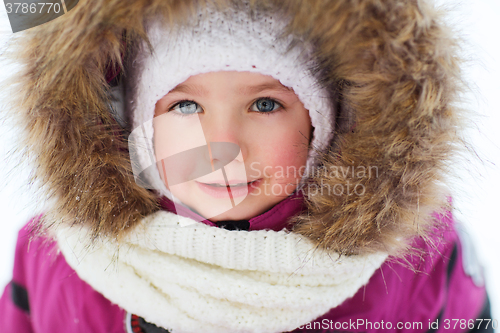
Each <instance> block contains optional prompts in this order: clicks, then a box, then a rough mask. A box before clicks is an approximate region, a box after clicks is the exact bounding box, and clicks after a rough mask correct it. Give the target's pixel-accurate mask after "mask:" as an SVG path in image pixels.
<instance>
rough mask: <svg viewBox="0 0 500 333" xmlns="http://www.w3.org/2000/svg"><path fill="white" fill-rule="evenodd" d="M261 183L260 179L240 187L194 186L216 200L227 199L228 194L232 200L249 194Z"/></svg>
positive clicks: (201, 184) (202, 184)
mask: <svg viewBox="0 0 500 333" xmlns="http://www.w3.org/2000/svg"><path fill="white" fill-rule="evenodd" d="M261 182H262V178H260V179H257V180H255V181H252V182H249V183H247V184H246V185H241V186H214V185H211V184H205V183H200V182H196V184H198V187H199V188H200V189H201V190H202V191H203V192H205V193H206V194H208V195H210V196H212V197H214V198H217V199H222V198H229V192H231V197H233V198H237V197H241V196H245V195H247V194H250V193H251V192H252V191H254V190H255V188H257V187H258V186H259V185H260V183H261Z"/></svg>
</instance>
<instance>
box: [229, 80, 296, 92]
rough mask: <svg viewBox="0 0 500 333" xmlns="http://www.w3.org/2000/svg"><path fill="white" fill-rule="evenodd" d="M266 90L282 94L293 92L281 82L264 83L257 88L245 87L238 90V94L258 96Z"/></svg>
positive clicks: (256, 86)
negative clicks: (257, 94)
mask: <svg viewBox="0 0 500 333" xmlns="http://www.w3.org/2000/svg"><path fill="white" fill-rule="evenodd" d="M264 90H278V91H282V92H286V93H289V92H293V89H292V88H288V87H285V86H284V85H282V84H281V83H279V82H271V83H263V84H259V85H255V86H244V87H240V88H239V89H238V92H240V93H243V94H256V93H259V92H261V91H264Z"/></svg>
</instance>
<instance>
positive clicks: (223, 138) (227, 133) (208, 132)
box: [202, 112, 246, 162]
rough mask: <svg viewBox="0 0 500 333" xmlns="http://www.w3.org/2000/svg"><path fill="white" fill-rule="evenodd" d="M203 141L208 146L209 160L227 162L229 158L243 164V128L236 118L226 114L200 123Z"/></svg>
mask: <svg viewBox="0 0 500 333" xmlns="http://www.w3.org/2000/svg"><path fill="white" fill-rule="evenodd" d="M202 128H203V132H204V135H205V140H206V142H207V144H208V145H209V148H210V149H209V153H210V155H211V156H210V158H211V160H214V161H217V160H219V161H221V162H223V161H224V162H227V161H228V159H229V158H230V159H231V161H232V160H237V161H239V162H243V156H244V153H245V152H244V151H243V149H245V146H246V145H245V141H244V137H243V134H244V126H242V124H241V123H240V119H238V117H237V116H233V115H229V116H228V113H225V114H223V113H222V112H221V115H212V116H211V117H206V118H205V119H203V121H202Z"/></svg>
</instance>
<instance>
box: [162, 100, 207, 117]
mask: <svg viewBox="0 0 500 333" xmlns="http://www.w3.org/2000/svg"><path fill="white" fill-rule="evenodd" d="M170 111H177V112H178V113H181V114H182V115H188V114H194V113H199V112H201V107H200V106H199V105H198V103H196V102H193V101H182V102H179V103H177V104H175V105H174V106H173V107H171V108H170Z"/></svg>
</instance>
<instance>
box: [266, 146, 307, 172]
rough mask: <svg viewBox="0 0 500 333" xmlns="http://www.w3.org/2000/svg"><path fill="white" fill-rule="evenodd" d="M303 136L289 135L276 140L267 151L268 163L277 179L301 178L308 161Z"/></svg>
mask: <svg viewBox="0 0 500 333" xmlns="http://www.w3.org/2000/svg"><path fill="white" fill-rule="evenodd" d="M302 141H303V140H301V137H298V136H292V137H291V136H288V137H286V136H285V137H281V139H280V140H276V141H275V142H274V144H273V145H272V146H268V149H267V151H266V156H267V157H268V159H267V162H266V163H267V165H269V166H270V167H272V169H271V170H273V172H270V173H273V174H274V175H275V176H276V179H277V180H278V178H281V179H290V180H291V179H296V178H300V177H301V174H302V173H303V172H304V168H305V164H306V161H307V146H306V145H304V144H303V142H302Z"/></svg>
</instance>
